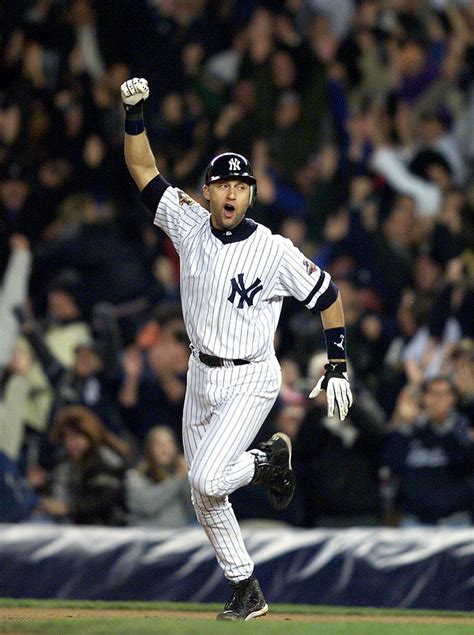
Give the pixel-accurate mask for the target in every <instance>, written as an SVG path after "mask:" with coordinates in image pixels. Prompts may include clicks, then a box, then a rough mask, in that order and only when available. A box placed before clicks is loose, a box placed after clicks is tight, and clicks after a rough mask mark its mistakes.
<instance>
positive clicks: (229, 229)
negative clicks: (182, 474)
mask: <svg viewBox="0 0 474 635" xmlns="http://www.w3.org/2000/svg"><path fill="white" fill-rule="evenodd" d="M121 92H122V101H123V103H124V107H125V143H124V146H125V147H124V150H125V162H126V164H127V167H128V170H129V172H130V174H131V176H132V178H133V180H134V181H135V184H136V185H137V187H138V188H139V190H140V191H141V198H142V201H143V202H144V203H145V205H146V206H147V207H148V209H149V210H150V212H151V213H152V214H153V217H154V223H155V224H156V225H158V226H159V227H161V229H163V230H164V231H165V232H166V233H167V234H168V236H169V237H170V239H171V241H172V243H173V245H174V247H175V249H176V251H177V252H178V254H179V256H180V262H181V267H180V282H181V301H182V305H183V317H184V321H185V324H186V329H187V333H188V336H189V340H190V343H191V344H190V347H191V351H192V354H191V356H190V359H189V367H188V375H187V388H186V397H185V403H184V412H183V426H182V429H183V448H184V453H185V458H186V463H187V467H188V470H189V481H190V484H191V492H192V501H193V506H194V510H195V513H196V517H197V519H198V522H199V523H200V524H201V525H202V526H203V528H204V530H205V532H206V535H207V537H208V539H209V541H210V542H211V544H212V547H213V549H214V551H215V553H216V557H217V560H218V562H219V564H220V566H221V567H222V569H223V570H224V575H225V577H226V578H227V580H228V581H229V583H230V586H231V589H232V595H231V599H230V600H229V601H228V602H227V604H226V605H225V608H224V611H222V612H221V613H219V615H218V616H217V617H218V619H221V620H231V621H248V620H252V619H254V618H256V617H259V616H262V615H265V613H267V611H268V605H267V603H266V601H265V598H264V596H263V593H262V591H261V589H260V585H259V583H258V581H257V579H256V577H255V576H254V563H253V561H252V559H251V558H250V555H249V554H248V552H247V549H246V547H245V545H244V541H243V538H242V535H241V532H240V527H239V525H238V522H237V519H236V517H235V513H234V511H233V509H232V505H231V504H230V502H229V495H230V494H232V492H234V491H235V490H237V489H238V488H241V487H245V486H246V485H250V484H251V483H253V484H258V483H260V484H263V485H265V486H266V489H267V494H268V496H269V498H270V502H271V504H272V506H273V507H274V509H276V510H277V511H282V510H284V509H285V508H286V507H287V506H288V505H289V503H290V501H291V499H292V497H293V494H294V490H295V477H294V473H293V469H292V465H291V452H292V448H291V439H290V437H289V436H288V435H287V434H285V433H283V432H277V433H275V434H273V435H272V437H271V438H270V439H269V440H268V441H266V442H264V443H262V444H260V445H259V447H258V449H252V450H250V451H248V448H249V447H250V445H251V444H252V442H253V440H254V439H255V436H256V435H257V433H258V431H259V429H260V428H261V426H262V425H263V423H264V421H265V419H266V417H267V416H268V414H269V412H270V410H271V408H272V406H273V404H274V402H275V400H276V398H277V396H278V393H279V390H280V385H281V370H280V365H279V363H278V361H277V359H276V356H275V349H274V338H275V332H276V328H277V325H278V320H279V317H280V313H281V308H282V303H283V298H284V297H285V296H293V297H295V298H296V299H298V300H300V301H301V302H302V303H303V304H305V305H306V307H307V308H308V309H309V310H311V311H313V312H315V313H318V314H320V315H321V320H322V323H323V327H324V330H325V338H326V347H327V356H328V364H326V366H325V371H324V374H323V375H322V377H321V378H320V379H319V381H318V382H317V384H316V387H315V388H314V389H313V391H312V392H311V394H310V397H314V396H316V395H318V394H319V393H320V392H321V390H324V391H326V396H327V403H328V416H329V417H332V416H334V414H335V413H337V414H338V415H339V417H340V418H341V419H344V418H345V416H346V415H347V412H348V410H349V408H350V406H351V404H352V395H351V390H350V385H349V381H348V378H347V372H346V334H345V329H344V312H343V307H342V301H341V298H340V295H339V292H338V289H337V287H336V286H335V285H334V283H333V282H332V280H331V276H330V275H329V274H328V273H327V272H325V271H322V270H321V269H319V267H317V266H316V265H315V264H314V263H313V262H311V261H310V260H309V259H308V258H306V257H305V255H304V254H303V253H302V252H301V251H300V250H299V249H297V247H295V246H294V245H293V243H292V242H291V241H290V240H288V239H285V238H283V237H281V236H278V235H273V234H272V233H271V232H270V230H269V229H268V228H266V227H264V226H263V225H260V224H258V223H255V222H254V221H252V220H251V219H249V218H247V216H246V214H247V210H248V209H250V208H251V207H252V205H253V203H254V200H255V197H256V195H257V181H256V179H255V177H254V175H253V170H252V166H251V163H250V161H249V160H248V159H247V158H246V157H244V156H242V155H240V154H237V153H235V152H224V153H221V154H219V155H217V156H216V157H214V158H213V159H212V161H211V162H210V163H209V165H208V167H207V169H206V173H205V179H204V185H203V189H202V193H203V196H204V199H205V200H206V201H207V202H208V204H209V209H210V211H207V210H206V209H205V208H204V207H202V206H201V205H200V204H199V203H197V202H196V201H194V200H193V199H192V198H190V197H189V196H188V195H187V194H186V193H185V192H183V191H181V190H179V189H177V188H174V187H172V186H171V185H170V184H169V183H168V182H167V181H166V180H165V179H164V178H163V176H161V174H160V173H159V171H158V168H157V166H156V161H155V157H154V155H153V152H152V150H151V148H150V145H149V142H148V138H147V135H146V133H145V123H144V118H143V103H144V101H145V100H146V99H147V98H148V96H149V88H148V82H147V81H146V80H145V79H143V78H133V79H131V80H128V81H126V82H124V83H123V84H122V87H121Z"/></svg>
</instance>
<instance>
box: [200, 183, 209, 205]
mask: <svg viewBox="0 0 474 635" xmlns="http://www.w3.org/2000/svg"><path fill="white" fill-rule="evenodd" d="M202 195H203V196H204V198H205V199H206V201H208V200H209V186H207V185H203V186H202Z"/></svg>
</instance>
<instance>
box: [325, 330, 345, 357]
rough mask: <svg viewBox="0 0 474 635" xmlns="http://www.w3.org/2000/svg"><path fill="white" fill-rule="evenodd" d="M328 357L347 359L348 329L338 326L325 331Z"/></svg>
mask: <svg viewBox="0 0 474 635" xmlns="http://www.w3.org/2000/svg"><path fill="white" fill-rule="evenodd" d="M324 339H325V340H326V351H327V354H328V359H346V329H345V327H344V326H338V327H336V328H334V329H326V330H325V331H324Z"/></svg>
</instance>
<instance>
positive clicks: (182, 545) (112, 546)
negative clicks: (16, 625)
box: [0, 524, 474, 611]
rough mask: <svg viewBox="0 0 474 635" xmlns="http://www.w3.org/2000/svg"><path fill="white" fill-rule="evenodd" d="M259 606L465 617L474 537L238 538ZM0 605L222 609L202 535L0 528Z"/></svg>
mask: <svg viewBox="0 0 474 635" xmlns="http://www.w3.org/2000/svg"><path fill="white" fill-rule="evenodd" d="M243 533H244V539H245V541H246V544H247V547H248V549H249V552H250V553H251V555H252V557H253V559H254V561H255V563H256V573H257V575H258V577H259V579H260V582H261V585H262V588H263V589H264V592H265V595H266V598H267V600H268V601H269V602H275V603H277V602H278V603H301V604H325V605H335V606H336V605H339V606H376V607H404V608H409V607H410V608H424V609H444V610H464V611H469V610H472V609H474V529H456V530H453V529H434V528H433V529H432V528H424V529H366V528H360V529H357V528H354V529H344V530H305V529H294V528H288V527H282V526H275V527H263V528H256V527H247V528H244V530H243ZM0 597H12V598H21V597H28V598H65V599H102V600H173V601H178V600H179V601H193V602H224V601H226V600H227V599H228V586H227V584H226V582H225V581H224V579H223V575H222V572H221V570H220V568H219V567H218V565H217V563H216V561H215V559H214V555H213V552H212V550H211V548H210V546H209V544H208V543H207V540H206V537H205V535H204V532H203V531H202V530H201V529H200V528H199V527H191V528H186V529H181V530H176V531H169V530H156V529H155V530H153V529H144V528H125V529H122V528H120V529H119V528H96V527H69V526H68V527H66V526H51V525H38V524H8V525H0Z"/></svg>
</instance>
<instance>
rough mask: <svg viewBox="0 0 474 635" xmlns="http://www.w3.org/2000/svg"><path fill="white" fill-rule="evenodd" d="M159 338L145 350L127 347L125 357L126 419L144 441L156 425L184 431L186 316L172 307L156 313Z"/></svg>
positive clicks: (122, 393)
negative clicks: (184, 318) (177, 312)
mask: <svg viewBox="0 0 474 635" xmlns="http://www.w3.org/2000/svg"><path fill="white" fill-rule="evenodd" d="M157 318H158V329H157V333H156V335H157V339H156V340H155V341H152V342H151V345H150V347H149V349H148V350H147V351H146V352H145V353H143V352H142V351H141V350H140V349H139V348H138V347H136V346H131V347H130V348H128V349H127V350H126V351H125V353H124V357H123V371H124V377H123V382H122V385H121V388H120V392H119V403H120V405H121V406H122V413H123V416H124V421H125V423H126V425H127V427H128V429H129V430H130V432H131V433H132V434H133V435H134V436H135V437H136V439H137V440H138V441H139V443H140V444H143V442H144V440H145V437H146V436H147V434H148V432H149V431H150V430H151V428H153V427H154V426H155V425H157V424H158V425H169V426H170V428H171V429H172V430H173V432H174V433H175V434H176V435H179V433H180V430H181V419H182V409H183V404H184V394H185V387H186V384H185V382H186V372H187V368H188V360H189V340H188V337H187V334H186V330H185V327H184V323H183V319H182V317H181V316H177V315H176V313H175V312H174V311H173V310H172V309H170V312H168V311H163V312H162V313H161V314H159V315H158V316H157Z"/></svg>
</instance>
